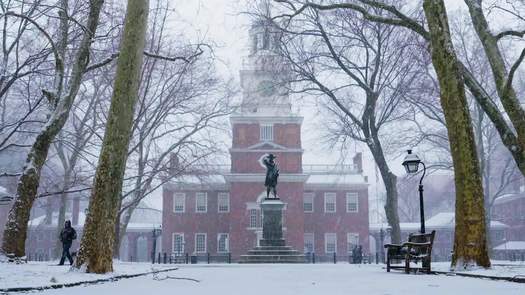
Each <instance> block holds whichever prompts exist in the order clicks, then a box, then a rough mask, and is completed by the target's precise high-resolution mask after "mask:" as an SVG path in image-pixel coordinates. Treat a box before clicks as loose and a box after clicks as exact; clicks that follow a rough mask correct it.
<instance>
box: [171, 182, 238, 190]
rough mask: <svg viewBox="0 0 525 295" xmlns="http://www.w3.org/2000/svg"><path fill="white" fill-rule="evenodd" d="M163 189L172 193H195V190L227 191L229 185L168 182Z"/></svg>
mask: <svg viewBox="0 0 525 295" xmlns="http://www.w3.org/2000/svg"><path fill="white" fill-rule="evenodd" d="M164 188H165V189H167V190H172V191H175V190H177V191H181V190H188V191H196V190H229V189H230V184H229V183H214V182H210V183H202V184H198V183H182V182H168V183H165V184H164Z"/></svg>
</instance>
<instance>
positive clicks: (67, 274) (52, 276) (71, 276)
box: [0, 262, 175, 289]
mask: <svg viewBox="0 0 525 295" xmlns="http://www.w3.org/2000/svg"><path fill="white" fill-rule="evenodd" d="M113 266H114V272H113V273H108V274H104V275H97V274H86V273H82V272H79V271H70V266H69V265H64V266H58V265H55V264H52V262H29V263H26V264H11V263H0V289H7V288H14V287H41V286H49V285H53V284H64V283H74V282H81V281H91V280H98V279H105V278H110V277H114V276H117V275H128V274H137V273H145V272H150V271H151V267H152V265H151V263H125V262H118V263H114V265H113ZM173 267H175V266H174V265H160V266H159V265H155V269H166V268H173Z"/></svg>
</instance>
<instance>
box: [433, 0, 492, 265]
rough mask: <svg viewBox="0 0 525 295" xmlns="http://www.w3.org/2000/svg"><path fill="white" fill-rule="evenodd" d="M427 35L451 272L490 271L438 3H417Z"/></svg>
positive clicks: (472, 148)
mask: <svg viewBox="0 0 525 295" xmlns="http://www.w3.org/2000/svg"><path fill="white" fill-rule="evenodd" d="M423 8H424V11H425V15H426V17H427V21H428V26H429V31H430V45H431V52H432V63H433V65H434V68H435V70H436V73H437V76H438V80H439V84H440V91H441V106H442V108H443V112H444V114H445V120H446V123H447V130H448V138H449V141H450V150H451V154H452V160H453V163H454V180H455V185H456V213H455V219H456V226H455V234H454V253H453V256H452V265H451V267H452V268H455V269H460V268H465V267H468V266H470V265H478V266H483V267H490V260H489V257H488V253H487V243H486V236H485V234H486V231H485V210H484V200H483V199H484V198H483V187H482V182H481V175H480V170H479V162H478V158H477V151H476V145H475V138H474V132H473V130H472V122H471V119H470V116H469V110H468V104H467V99H466V96H465V89H464V81H463V77H462V72H461V69H460V68H459V66H458V61H457V57H456V55H455V52H454V48H453V45H452V40H451V37H450V30H449V27H448V19H447V14H446V10H445V5H444V3H443V0H425V1H424V4H423Z"/></svg>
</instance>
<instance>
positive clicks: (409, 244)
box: [403, 242, 432, 248]
mask: <svg viewBox="0 0 525 295" xmlns="http://www.w3.org/2000/svg"><path fill="white" fill-rule="evenodd" d="M403 246H406V247H409V248H427V247H430V246H432V243H430V242H425V243H415V242H406V243H403Z"/></svg>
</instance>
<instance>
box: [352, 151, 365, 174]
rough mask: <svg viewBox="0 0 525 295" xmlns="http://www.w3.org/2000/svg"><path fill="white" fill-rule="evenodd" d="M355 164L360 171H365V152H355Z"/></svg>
mask: <svg viewBox="0 0 525 295" xmlns="http://www.w3.org/2000/svg"><path fill="white" fill-rule="evenodd" d="M354 165H355V168H356V170H357V172H358V173H363V153H360V152H359V153H357V154H355V156H354Z"/></svg>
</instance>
